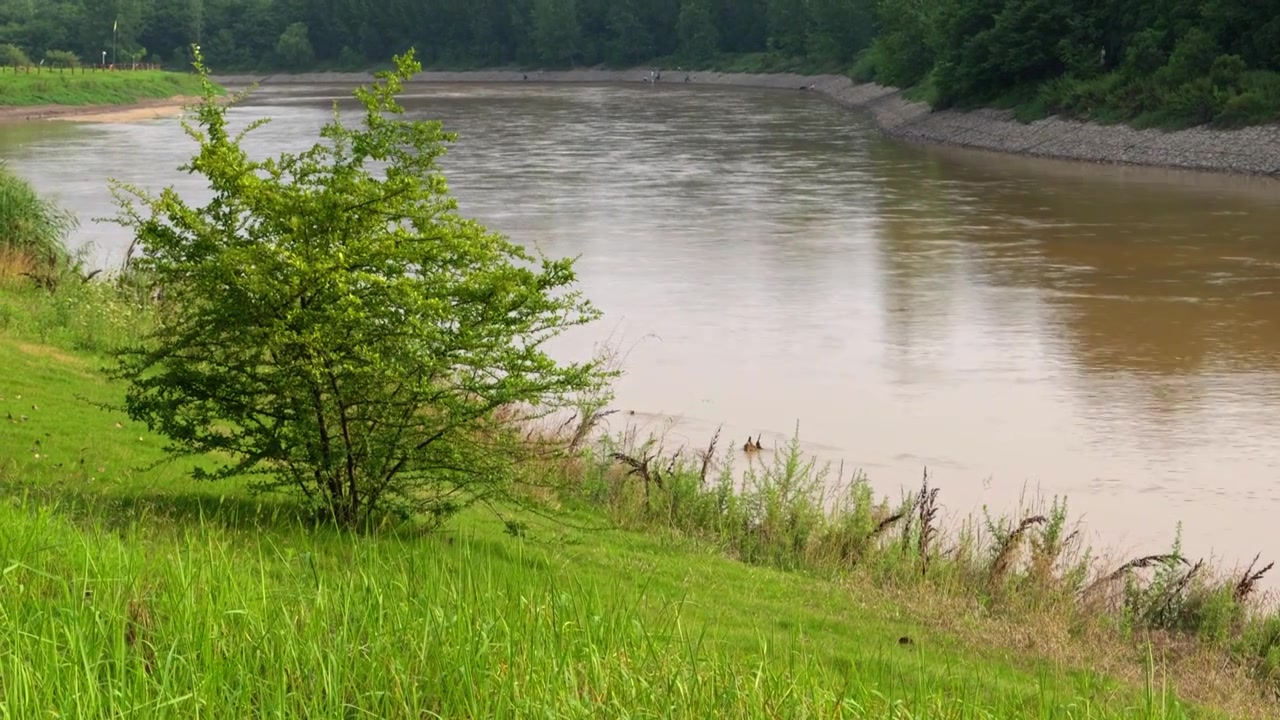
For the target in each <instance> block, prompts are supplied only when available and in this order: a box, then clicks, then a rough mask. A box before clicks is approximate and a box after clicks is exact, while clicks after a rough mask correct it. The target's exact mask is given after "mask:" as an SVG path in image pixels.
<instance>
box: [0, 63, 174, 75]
mask: <svg viewBox="0 0 1280 720" xmlns="http://www.w3.org/2000/svg"><path fill="white" fill-rule="evenodd" d="M163 69H164V68H162V67H161V66H160V64H159V63H118V64H112V63H107V64H106V65H77V66H75V67H53V66H50V65H0V74H8V75H24V74H25V75H42V74H43V75H88V74H90V73H100V72H131V71H137V70H163Z"/></svg>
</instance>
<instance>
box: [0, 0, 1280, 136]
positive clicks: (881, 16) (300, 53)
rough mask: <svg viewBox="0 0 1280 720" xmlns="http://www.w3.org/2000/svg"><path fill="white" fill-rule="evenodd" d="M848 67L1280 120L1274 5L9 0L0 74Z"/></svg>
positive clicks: (997, 99)
mask: <svg viewBox="0 0 1280 720" xmlns="http://www.w3.org/2000/svg"><path fill="white" fill-rule="evenodd" d="M193 43H195V44H198V45H200V46H201V49H202V52H203V53H204V55H205V57H206V59H207V61H208V63H209V64H210V66H211V67H212V68H213V69H214V71H215V72H228V71H244V70H261V71H280V70H291V71H301V70H310V69H350V70H355V69H366V68H368V67H370V66H372V65H385V64H386V63H387V62H388V61H389V59H390V57H391V56H392V55H393V54H394V53H397V52H401V51H403V50H405V49H407V48H408V47H415V48H417V52H418V55H419V57H420V58H422V60H423V63H424V65H426V66H427V67H435V68H457V69H464V68H478V67H497V66H520V67H527V68H533V67H545V68H555V67H570V66H596V65H606V66H614V67H618V66H633V65H641V64H671V65H675V64H680V65H683V66H684V67H695V68H716V69H724V70H745V71H775V70H797V71H804V72H844V73H848V74H850V75H852V76H853V77H855V78H856V79H859V80H865V81H871V80H874V81H877V82H880V83H883V84H887V85H893V86H897V87H902V88H905V89H909V90H910V92H911V93H912V96H913V97H916V98H919V99H923V100H927V101H929V102H930V103H931V104H932V105H933V106H935V107H938V108H946V107H970V106H977V105H995V106H998V107H1013V108H1015V109H1016V110H1017V113H1018V116H1019V117H1021V118H1023V119H1028V120H1029V119H1034V118H1037V117H1042V116H1044V115H1047V114H1051V113H1057V114H1066V115H1072V116H1077V117H1084V118H1089V119H1093V120H1099V121H1104V122H1118V121H1127V122H1132V123H1134V124H1137V125H1140V126H1143V125H1159V126H1165V127H1174V126H1186V125H1196V124H1204V123H1213V124H1216V125H1224V126H1231V125H1247V124H1257V123H1264V122H1271V121H1275V120H1277V119H1280V0H1194V1H1193V0H465V1H464V0H114V2H108V1H104V0H41V1H40V2H36V0H0V64H26V63H40V62H41V61H45V62H47V63H49V64H70V63H74V62H77V61H83V62H100V61H101V59H102V58H103V57H106V58H107V60H108V62H112V61H114V62H117V63H119V62H128V61H135V62H136V61H148V62H160V63H164V64H166V65H167V66H169V67H171V68H185V67H186V65H187V64H188V56H189V51H188V50H187V49H186V48H188V47H189V46H190V45H191V44H193Z"/></svg>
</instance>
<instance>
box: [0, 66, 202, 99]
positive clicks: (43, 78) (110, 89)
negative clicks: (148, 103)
mask: <svg viewBox="0 0 1280 720" xmlns="http://www.w3.org/2000/svg"><path fill="white" fill-rule="evenodd" d="M199 93H200V84H199V82H198V80H197V79H196V78H195V77H194V76H193V75H191V74H189V73H176V72H165V71H162V70H130V71H127V72H126V71H115V72H111V71H98V72H86V73H72V72H70V71H58V70H56V69H55V70H50V69H44V70H43V71H41V72H40V73H36V72H34V71H33V72H30V73H27V72H21V71H19V72H14V71H12V70H9V69H3V68H0V107H4V106H17V107H29V106H34V105H130V104H132V103H136V102H139V101H143V100H164V99H168V98H174V97H184V96H192V95H198V94H199Z"/></svg>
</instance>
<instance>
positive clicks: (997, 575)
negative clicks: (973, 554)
mask: <svg viewBox="0 0 1280 720" xmlns="http://www.w3.org/2000/svg"><path fill="white" fill-rule="evenodd" d="M1046 522H1048V518H1046V517H1045V516H1043V515H1032V516H1031V517H1027V518H1023V519H1022V522H1020V523H1018V527H1016V528H1014V529H1013V531H1012V532H1010V533H1009V534H1008V535H1006V536H1005V538H1004V541H1003V542H1001V543H1000V549H999V550H998V551H996V557H995V559H994V560H992V561H991V573H990V575H989V576H988V579H989V580H990V582H991V585H992V586H993V587H995V586H997V585H999V584H1000V582H1001V581H1003V580H1004V578H1005V576H1006V575H1008V573H1009V568H1010V567H1012V566H1013V558H1014V556H1015V555H1016V554H1017V552H1018V548H1019V547H1020V546H1021V543H1022V538H1023V536H1025V535H1026V534H1027V531H1028V530H1030V529H1031V528H1032V527H1033V526H1035V525H1042V524H1044V523H1046Z"/></svg>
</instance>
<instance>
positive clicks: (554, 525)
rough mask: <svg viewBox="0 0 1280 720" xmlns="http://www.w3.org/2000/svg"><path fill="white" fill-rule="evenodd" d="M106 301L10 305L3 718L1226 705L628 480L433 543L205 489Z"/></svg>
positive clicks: (1130, 660)
mask: <svg viewBox="0 0 1280 720" xmlns="http://www.w3.org/2000/svg"><path fill="white" fill-rule="evenodd" d="M95 285H101V287H100V289H93V287H94V286H95ZM109 292H110V286H109V285H105V284H98V283H88V284H85V283H72V284H68V285H66V286H63V287H60V288H59V290H58V292H56V293H54V294H52V295H49V294H46V293H44V292H43V291H35V290H31V289H27V288H23V287H21V285H20V284H18V283H12V282H11V283H9V284H8V285H7V286H5V287H3V288H0V366H3V367H4V368H5V369H6V372H5V374H4V379H3V380H0V423H4V425H3V427H5V430H4V432H0V458H5V460H4V461H3V464H0V526H2V527H4V528H5V531H4V532H3V533H0V596H2V597H3V598H4V602H3V604H0V638H4V639H3V640H0V677H3V678H4V681H3V682H0V706H2V707H3V711H4V712H5V714H7V715H16V716H23V717H25V716H32V717H36V716H50V717H78V718H95V717H118V716H123V715H125V714H130V715H131V716H133V717H144V718H167V717H173V718H193V717H197V718H198V717H218V718H221V717H380V718H422V717H437V716H439V717H529V716H543V717H587V716H590V717H689V718H705V717H743V718H757V717H850V718H854V717H857V718H861V717H881V718H912V717H928V718H1023V717H1028V718H1182V717H1226V716H1227V713H1225V712H1216V711H1213V710H1212V709H1211V708H1208V707H1204V706H1197V705H1191V704H1188V703H1184V702H1179V701H1178V700H1177V699H1176V698H1175V693H1174V692H1173V691H1172V689H1171V688H1169V687H1167V686H1166V684H1165V682H1166V680H1165V678H1166V677H1167V676H1168V674H1169V673H1176V672H1178V671H1177V669H1176V668H1175V667H1174V666H1173V665H1172V664H1170V662H1168V661H1167V660H1166V659H1165V658H1162V657H1161V656H1159V655H1157V656H1155V657H1154V658H1153V659H1147V658H1146V656H1145V654H1144V650H1143V647H1144V646H1143V645H1141V644H1140V643H1139V644H1133V645H1131V646H1130V645H1126V644H1124V643H1118V644H1115V647H1113V648H1111V650H1110V651H1109V654H1110V655H1112V656H1116V657H1118V658H1119V660H1118V661H1119V662H1121V663H1127V664H1128V666H1129V667H1130V668H1131V669H1132V670H1133V673H1131V675H1130V676H1129V677H1128V678H1127V679H1126V678H1120V677H1112V676H1108V675H1105V674H1103V673H1102V672H1100V671H1099V669H1098V668H1100V667H1101V665H1100V663H1101V660H1100V658H1099V656H1097V655H1094V656H1092V657H1088V656H1086V657H1085V658H1084V659H1083V660H1079V661H1070V660H1064V659H1063V656H1062V654H1061V653H1059V652H1055V651H1030V650H1026V649H1018V648H1016V647H1015V646H1014V645H1015V643H1011V642H1009V641H1007V640H1006V639H1004V638H1003V636H1002V635H1001V633H1005V634H1008V633H1009V632H1010V630H1009V626H1008V625H1007V623H1006V621H1001V620H999V618H997V617H995V616H998V615H999V613H994V614H993V613H992V611H991V608H987V609H982V608H980V607H976V606H973V605H972V597H970V598H969V599H968V600H965V599H964V598H962V597H958V596H957V595H956V594H955V593H950V592H948V591H947V587H948V583H947V581H946V580H945V577H944V576H939V580H938V584H932V583H920V582H914V583H913V584H910V585H905V584H902V583H904V582H905V581H906V578H907V577H908V575H910V576H912V577H914V576H915V575H916V573H915V572H914V571H911V570H910V567H909V566H908V567H907V570H908V572H907V573H906V574H903V575H893V574H892V573H891V572H889V571H888V570H887V569H885V567H884V562H885V561H883V560H882V562H881V563H880V567H881V569H880V570H876V571H874V572H872V573H870V574H868V575H851V576H850V575H841V576H835V575H832V574H830V573H825V572H820V571H817V568H818V567H820V566H818V565H815V564H810V565H808V566H804V567H797V569H796V570H794V571H790V572H788V571H784V570H779V569H776V568H774V567H769V566H768V565H770V564H777V563H774V562H772V561H771V560H770V558H771V557H773V556H771V555H770V554H769V553H768V552H764V551H763V550H762V551H761V552H760V553H757V555H756V556H755V557H754V558H746V557H744V559H750V560H752V561H753V562H754V563H755V564H751V563H748V562H742V561H738V560H734V559H730V558H729V557H726V555H737V556H740V557H742V556H746V555H749V554H750V553H749V552H748V551H749V549H750V548H751V547H756V548H757V549H761V548H763V549H764V550H767V549H768V548H767V547H766V546H764V545H762V544H760V543H759V542H757V543H755V545H752V544H751V543H747V542H743V541H741V540H739V541H731V542H728V543H726V542H724V541H715V540H713V539H711V536H706V535H701V534H700V533H698V532H697V531H696V528H693V527H689V528H684V529H680V528H677V527H675V526H670V525H669V526H666V527H660V526H658V525H657V524H654V523H649V525H648V527H647V529H643V530H637V529H633V530H628V529H624V528H623V527H621V525H626V524H630V525H636V523H634V522H633V523H624V522H612V521H611V519H616V518H615V516H616V515H617V514H618V512H619V511H621V510H623V509H625V508H626V507H632V510H634V505H635V503H636V502H637V501H638V496H637V495H635V494H630V495H627V494H625V493H624V494H622V495H615V496H612V497H611V499H601V496H600V494H599V493H600V492H601V491H602V490H604V489H607V488H608V487H616V485H610V482H611V481H610V476H609V475H608V473H607V472H601V473H593V472H589V473H587V476H586V478H585V479H583V480H582V481H581V482H582V483H583V490H582V491H581V493H579V494H574V495H572V496H567V497H566V498H565V499H564V500H563V501H562V504H561V505H560V506H559V511H558V512H557V513H555V514H554V517H555V519H547V513H546V512H531V511H528V510H520V509H517V508H504V509H503V517H501V518H500V517H498V516H497V515H495V514H494V513H492V512H489V511H483V510H478V509H476V510H471V511H468V512H467V513H465V514H463V515H462V516H460V517H459V518H458V519H457V520H456V521H455V522H454V524H453V525H451V526H450V528H449V529H448V530H447V531H445V532H442V533H438V534H434V535H426V534H422V533H421V532H420V531H418V530H415V529H414V528H413V527H411V526H405V527H399V528H393V529H388V530H385V531H383V532H380V533H375V534H372V535H364V536H352V535H345V534H341V533H339V532H336V531H333V530H328V529H317V528H315V527H314V526H312V525H310V524H309V523H307V522H306V521H304V520H303V519H301V518H299V517H298V516H297V515H295V514H294V513H293V512H292V510H291V506H289V505H287V504H284V503H283V502H279V501H276V500H273V499H271V498H263V497H256V498H255V497H249V496H247V495H245V494H244V493H242V492H241V491H239V490H238V489H237V488H236V487H234V486H227V485H207V484H195V483H194V482H193V481H191V480H189V479H187V475H186V473H187V471H188V470H189V469H190V467H191V464H190V463H189V462H186V461H169V460H165V459H164V455H163V452H162V448H163V442H162V441H161V439H159V438H157V437H156V436H154V435H152V434H150V433H148V432H147V431H146V430H145V428H143V427H141V426H139V425H137V424H135V423H133V422H131V421H129V420H128V418H127V417H125V416H124V415H123V414H122V413H119V412H114V411H110V410H106V409H103V408H102V407H101V406H100V405H101V404H104V403H105V404H110V403H113V402H119V401H120V399H121V397H122V390H123V389H122V388H120V387H118V386H115V385H113V384H111V383H110V382H108V381H106V380H104V379H103V377H102V375H101V374H100V373H99V372H98V369H99V368H100V366H101V365H102V364H103V363H104V362H105V360H104V356H103V355H102V352H103V351H104V350H105V349H107V348H109V347H111V346H113V345H114V344H115V343H116V342H118V341H119V340H121V339H123V338H126V337H128V336H130V334H131V333H133V332H136V331H137V330H138V329H139V328H140V327H144V326H145V322H146V318H145V316H144V315H142V314H139V313H131V312H130V311H127V303H123V301H121V302H122V303H123V304H119V305H116V306H111V307H109V308H107V309H105V310H101V311H99V312H98V313H97V314H86V315H83V316H81V314H80V310H78V308H88V307H100V306H101V305H102V301H103V300H104V296H100V295H93V294H91V293H109ZM776 489H777V488H776V487H775V488H774V490H776ZM673 492H674V491H673ZM747 497H748V498H750V497H752V496H750V495H748V496H747ZM672 498H675V496H674V495H673V496H672ZM549 502H551V503H552V504H555V501H554V500H549ZM628 503H631V505H630V506H628ZM547 507H548V508H549V507H550V506H547ZM545 509H546V508H544V510H545ZM653 509H655V510H657V509H658V508H657V506H655V507H654V508H653ZM662 512H663V513H665V514H666V515H667V516H668V517H675V516H676V514H675V513H672V507H671V505H670V503H667V504H665V505H663V510H662ZM630 517H632V518H633V519H638V515H636V514H634V513H631V514H630ZM513 529H514V530H515V531H514V532H509V531H512V530H513ZM773 559H774V560H777V559H781V558H779V557H774V558H773ZM899 564H901V563H899ZM805 567H808V568H809V569H808V570H806V569H805ZM872 576H877V577H880V578H881V579H882V580H887V581H888V582H882V583H877V582H873V581H872ZM841 578H844V579H841ZM962 594H963V593H961V595H962ZM1019 622H1022V620H1019ZM1050 634H1051V633H1050ZM901 637H909V638H911V639H912V641H913V642H912V643H911V644H906V645H904V644H900V643H899V638H901ZM1120 656H1123V657H1120ZM1189 689H1190V690H1192V691H1193V694H1197V693H1198V694H1200V695H1202V696H1205V697H1209V696H1211V695H1212V693H1210V692H1205V688H1203V687H1191V688H1189ZM1243 697H1245V698H1246V700H1240V699H1239V698H1236V699H1235V701H1231V702H1228V701H1223V702H1222V703H1219V705H1220V706H1221V707H1222V708H1225V709H1236V708H1238V707H1247V705H1245V704H1243V703H1246V702H1247V698H1249V697H1253V696H1248V695H1243Z"/></svg>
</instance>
